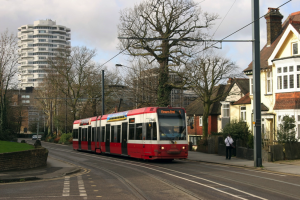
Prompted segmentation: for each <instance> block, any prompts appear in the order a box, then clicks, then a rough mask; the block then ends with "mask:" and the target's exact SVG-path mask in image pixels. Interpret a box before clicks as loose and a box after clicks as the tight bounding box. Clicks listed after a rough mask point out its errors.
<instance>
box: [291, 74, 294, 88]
mask: <svg viewBox="0 0 300 200" xmlns="http://www.w3.org/2000/svg"><path fill="white" fill-rule="evenodd" d="M290 88H294V75H290Z"/></svg>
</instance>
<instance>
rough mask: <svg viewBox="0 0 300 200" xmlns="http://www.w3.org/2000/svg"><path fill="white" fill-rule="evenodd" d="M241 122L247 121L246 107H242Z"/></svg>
mask: <svg viewBox="0 0 300 200" xmlns="http://www.w3.org/2000/svg"><path fill="white" fill-rule="evenodd" d="M241 121H243V122H245V121H246V106H242V107H241Z"/></svg>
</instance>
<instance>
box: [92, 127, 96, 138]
mask: <svg viewBox="0 0 300 200" xmlns="http://www.w3.org/2000/svg"><path fill="white" fill-rule="evenodd" d="M95 133H96V127H93V128H92V141H94V140H95Z"/></svg>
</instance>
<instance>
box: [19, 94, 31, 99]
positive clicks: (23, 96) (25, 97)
mask: <svg viewBox="0 0 300 200" xmlns="http://www.w3.org/2000/svg"><path fill="white" fill-rule="evenodd" d="M21 98H22V99H29V98H30V95H22V96H21Z"/></svg>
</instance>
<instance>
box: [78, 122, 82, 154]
mask: <svg viewBox="0 0 300 200" xmlns="http://www.w3.org/2000/svg"><path fill="white" fill-rule="evenodd" d="M81 135H82V133H81V127H79V131H78V149H81Z"/></svg>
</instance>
